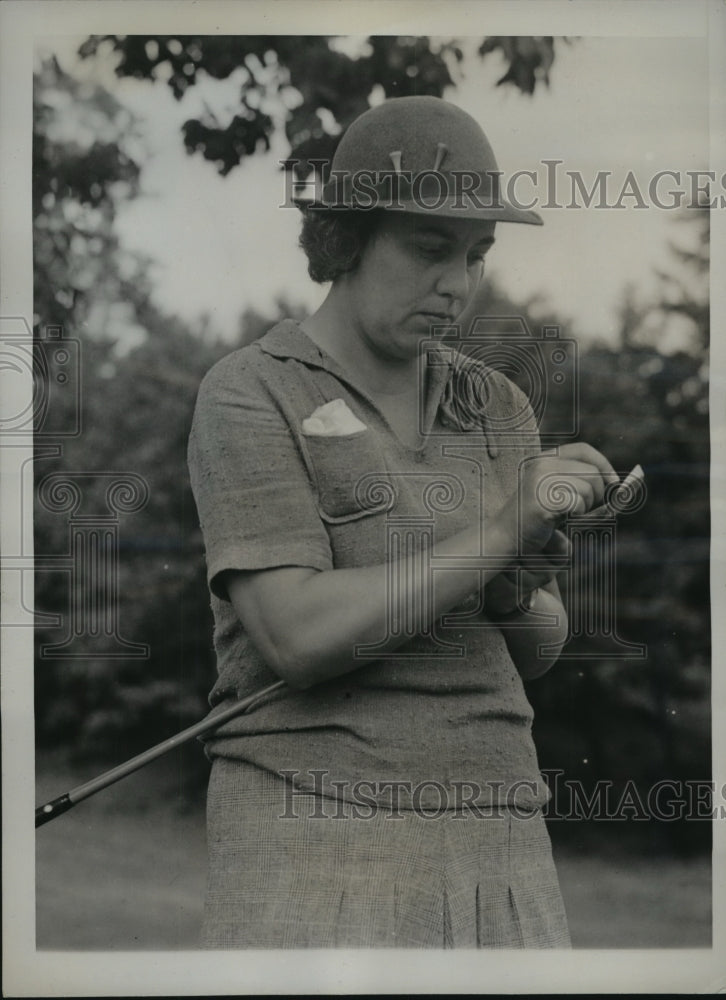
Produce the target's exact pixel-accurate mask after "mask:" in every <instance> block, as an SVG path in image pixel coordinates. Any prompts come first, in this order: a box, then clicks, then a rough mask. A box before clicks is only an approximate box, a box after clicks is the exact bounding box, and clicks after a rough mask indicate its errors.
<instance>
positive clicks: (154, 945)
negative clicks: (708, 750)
mask: <svg viewBox="0 0 726 1000" xmlns="http://www.w3.org/2000/svg"><path fill="white" fill-rule="evenodd" d="M184 760H185V759H184V758H183V757H173V756H170V757H168V758H167V759H165V760H162V761H158V762H156V763H155V764H153V765H151V766H150V767H148V768H146V769H145V770H144V771H141V772H139V773H138V774H136V775H132V776H131V777H128V778H126V779H124V780H123V781H121V782H120V783H119V784H118V785H115V786H113V787H112V788H109V789H106V790H105V791H103V792H100V793H99V794H98V795H97V796H95V797H94V798H91V799H89V800H88V801H86V802H82V803H80V804H79V805H78V806H76V807H75V808H74V809H73V810H72V811H71V812H69V813H68V814H67V815H65V816H61V817H59V818H58V819H56V820H54V821H53V822H52V823H49V824H48V825H46V826H44V827H41V828H40V829H39V830H38V831H37V847H36V905H37V910H36V919H37V927H36V935H37V947H38V948H39V949H73V950H80V951H89V950H104V951H106V950H108V951H112V950H115V951H128V950H137V949H152V950H166V949H177V948H178V949H190V948H195V947H196V946H197V936H198V930H199V924H200V920H201V908H202V899H203V895H204V883H205V864H206V858H205V831H204V803H203V798H204V796H203V793H202V792H198V791H197V792H196V793H195V792H193V790H191V789H190V788H189V786H188V784H187V783H186V781H185V775H186V774H187V773H188V769H187V768H186V767H185V764H184ZM97 772H98V769H95V770H94V768H93V767H91V768H86V769H83V770H82V771H79V769H77V768H68V767H66V768H63V767H60V766H59V765H58V764H57V763H56V762H54V763H53V764H52V766H49V762H48V761H47V760H43V759H42V758H41V759H39V776H38V797H37V802H38V803H40V802H44V801H47V800H48V799H51V798H54V797H55V796H56V795H58V794H60V793H61V792H63V791H66V790H67V789H69V788H71V787H73V786H74V785H77V784H80V783H81V782H83V781H85V780H87V779H88V778H90V777H92V776H93V775H95V774H96V773H97ZM555 858H556V861H557V868H558V871H559V873H560V881H561V884H562V893H563V896H564V899H565V905H566V908H567V913H568V917H569V921H570V928H571V933H572V939H573V945H574V946H575V947H576V948H695V947H710V946H711V872H710V858H708V857H699V858H696V859H692V860H689V861H680V860H674V859H670V858H660V857H645V858H644V857H640V856H634V855H628V854H625V853H623V854H619V855H617V856H611V855H609V856H608V857H603V856H599V855H595V854H588V853H573V852H572V851H571V850H568V851H565V850H563V849H562V848H557V849H556V850H555Z"/></svg>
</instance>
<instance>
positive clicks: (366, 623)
mask: <svg viewBox="0 0 726 1000" xmlns="http://www.w3.org/2000/svg"><path fill="white" fill-rule="evenodd" d="M480 545H481V532H480V529H479V527H478V526H476V527H474V528H471V529H467V530H466V531H463V532H460V533H459V534H457V535H455V536H453V537H451V538H448V539H446V541H445V542H444V543H443V544H437V545H435V546H434V547H433V549H432V551H431V557H432V561H434V562H435V560H436V559H437V557H441V556H445V559H446V563H447V564H448V565H450V564H451V563H452V562H453V563H455V562H456V560H457V559H458V558H461V560H462V568H461V569H459V568H437V569H436V571H435V573H434V572H432V571H431V569H430V567H429V568H427V564H426V562H424V560H423V559H422V557H421V554H420V553H414V554H412V555H408V556H404V557H402V558H400V559H398V560H394V561H392V562H391V563H383V564H380V565H375V566H365V567H356V568H352V569H333V570H326V571H322V572H319V571H315V570H305V569H301V568H294V567H283V568H280V569H275V570H269V571H265V572H262V573H255V574H249V573H231V574H228V576H227V579H226V584H227V588H228V592H229V596H230V599H231V600H232V603H233V604H234V606H235V608H236V610H237V613H238V614H239V616H240V619H241V620H242V622H243V623H244V624H245V627H246V629H247V631H248V632H249V634H250V636H251V638H252V639H253V641H254V642H255V644H256V645H257V647H258V649H259V650H260V652H261V654H262V655H263V656H264V658H265V660H266V661H267V663H268V664H269V666H270V667H271V668H272V669H273V670H274V671H275V673H277V674H278V675H279V676H281V677H282V678H283V679H285V680H286V681H288V683H290V684H291V685H293V686H294V687H299V688H305V687H309V686H310V685H312V684H315V683H318V682H320V681H324V680H328V679H331V678H333V677H336V676H339V675H341V674H345V673H348V672H349V671H351V670H353V669H355V668H356V667H359V666H362V665H363V664H364V663H366V662H370V657H369V658H367V659H366V658H363V657H362V656H361V655H360V654H356V648H357V647H361V646H370V645H374V644H375V645H376V646H377V653H381V654H383V653H387V652H392V651H394V650H395V649H396V648H397V647H398V646H400V645H401V644H402V643H403V642H405V641H406V640H407V639H409V638H411V637H412V636H414V635H417V634H418V633H420V632H421V631H423V630H424V629H426V628H427V627H428V626H430V625H431V624H432V622H433V621H435V620H436V619H437V618H438V617H439V616H440V615H442V614H444V613H445V612H446V611H449V610H451V608H453V607H454V606H455V605H456V604H458V603H459V602H460V601H461V600H463V599H464V598H465V597H466V596H468V595H469V594H471V593H472V591H474V590H477V589H478V588H479V587H480V586H482V585H483V584H485V583H486V582H488V580H489V579H491V578H492V577H493V576H495V575H496V574H497V573H498V572H499V570H498V569H496V568H493V569H489V570H483V571H482V570H480V569H469V568H465V567H466V559H467V557H468V558H471V557H472V556H476V555H478V554H479V552H480ZM513 550H514V543H513V540H512V537H511V532H509V531H508V530H506V529H505V527H504V526H502V525H500V524H499V523H498V522H497V521H496V520H495V521H493V522H491V523H490V524H489V525H488V527H487V533H486V555H487V556H496V557H502V558H511V557H512V555H513Z"/></svg>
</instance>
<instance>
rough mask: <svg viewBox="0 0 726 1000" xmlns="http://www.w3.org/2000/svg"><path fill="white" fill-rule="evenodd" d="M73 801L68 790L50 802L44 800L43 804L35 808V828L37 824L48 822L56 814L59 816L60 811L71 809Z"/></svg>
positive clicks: (41, 824)
mask: <svg viewBox="0 0 726 1000" xmlns="http://www.w3.org/2000/svg"><path fill="white" fill-rule="evenodd" d="M74 805H75V802H73V801H72V799H71V797H70V795H69V794H68V792H65V793H64V794H63V795H59V796H58V798H57V799H53V801H52V802H46V803H45V805H43V806H38V808H37V809H36V810H35V828H36V830H37V829H38V827H39V826H43V824H44V823H49V822H50V821H51V820H52V819H55V817H56V816H60V815H61V813H64V812H68V810H69V809H72V808H73V806H74Z"/></svg>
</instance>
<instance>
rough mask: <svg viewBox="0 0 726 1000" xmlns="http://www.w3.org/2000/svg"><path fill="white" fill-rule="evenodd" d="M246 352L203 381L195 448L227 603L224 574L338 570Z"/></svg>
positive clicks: (213, 560)
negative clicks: (291, 569)
mask: <svg viewBox="0 0 726 1000" xmlns="http://www.w3.org/2000/svg"><path fill="white" fill-rule="evenodd" d="M244 353H245V352H244V351H241V352H240V351H238V352H235V353H233V354H231V355H229V356H228V357H227V358H223V359H222V361H220V362H218V363H217V364H216V365H215V366H214V368H212V369H211V371H210V372H209V373H208V374H207V375H206V376H205V378H204V380H203V381H202V384H201V386H200V389H199V394H198V396H197V403H196V407H195V411H194V418H193V421H192V429H191V433H190V437H189V448H188V464H189V475H190V479H191V485H192V491H193V494H194V499H195V501H196V505H197V511H198V514H199V522H200V526H201V529H202V534H203V537H204V545H205V549H206V557H207V581H208V583H209V587H210V590H211V591H212V593H213V594H214V595H215V596H216V597H219V598H221V599H222V600H229V598H228V596H227V592H226V589H225V588H224V586H223V585H222V583H221V581H220V574H221V573H223V572H224V571H225V570H261V569H272V568H274V567H279V566H309V567H311V568H313V569H319V570H325V569H331V568H332V565H333V562H332V552H331V548H330V542H329V538H328V534H327V531H326V529H325V525H324V524H323V522H322V521H321V519H320V516H319V514H318V511H317V505H316V498H315V492H314V490H313V488H312V485H311V482H310V479H309V476H308V473H307V470H306V468H305V464H304V462H303V459H302V456H301V455H300V452H299V450H298V448H297V446H296V443H295V439H294V436H293V434H292V433H291V430H290V427H289V425H288V423H287V422H286V420H285V417H284V416H283V415H282V413H281V412H280V411H279V409H278V407H277V406H276V405H275V403H274V401H273V400H272V398H271V397H270V394H269V393H268V392H267V390H266V388H265V386H264V382H263V380H262V379H261V378H260V376H259V375H258V374H257V372H256V371H254V369H253V368H252V366H251V365H250V364H249V363H248V362H247V361H245V360H244V359H243V355H244Z"/></svg>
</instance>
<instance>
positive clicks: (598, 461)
mask: <svg viewBox="0 0 726 1000" xmlns="http://www.w3.org/2000/svg"><path fill="white" fill-rule="evenodd" d="M619 481H620V479H619V477H618V474H617V473H616V472H615V470H614V469H613V467H612V465H611V464H610V462H609V461H608V460H607V458H605V456H604V455H602V454H601V453H600V452H599V451H597V449H595V448H593V447H592V446H591V445H589V444H584V443H581V442H578V443H575V444H565V445H562V446H560V447H559V448H558V449H557V450H556V451H543V452H541V453H540V454H539V455H536V456H534V457H532V458H529V459H527V460H526V461H525V462H524V463H523V464H522V467H521V469H520V482H519V490H518V494H517V496H516V498H515V497H513V498H512V501H513V502H512V503H509V504H507V505H506V507H505V509H504V511H503V512H502V514H501V515H500V520H501V523H502V525H503V527H505V530H506V531H507V533H508V534H509V536H510V538H511V539H512V540H513V542H514V543H515V544H516V553H517V554H519V555H526V554H527V553H536V552H541V551H542V549H543V548H544V547H545V546H546V545H547V543H548V542H549V540H550V538H551V537H552V534H553V532H554V531H555V530H556V529H557V528H558V527H559V526H560V525H561V524H562V522H563V521H564V520H565V518H566V517H567V516H568V515H569V514H586V513H587V512H588V511H589V510H592V509H593V508H594V507H598V506H599V505H600V504H601V503H602V502H603V497H604V494H605V489H606V487H607V486H608V485H609V484H611V483H618V482H619ZM515 500H516V502H514V501H515Z"/></svg>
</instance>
